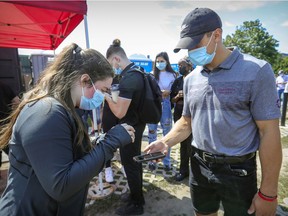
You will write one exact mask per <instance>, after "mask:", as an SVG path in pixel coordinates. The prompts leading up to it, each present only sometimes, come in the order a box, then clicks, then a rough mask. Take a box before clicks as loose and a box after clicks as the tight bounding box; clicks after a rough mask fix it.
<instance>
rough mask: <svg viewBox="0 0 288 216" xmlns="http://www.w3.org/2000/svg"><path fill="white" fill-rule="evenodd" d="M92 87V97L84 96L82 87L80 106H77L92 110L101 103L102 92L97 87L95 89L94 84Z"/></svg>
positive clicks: (102, 98)
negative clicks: (93, 90)
mask: <svg viewBox="0 0 288 216" xmlns="http://www.w3.org/2000/svg"><path fill="white" fill-rule="evenodd" d="M93 87H94V89H95V92H94V95H93V97H92V98H87V97H85V96H84V90H83V87H82V96H81V100H80V106H79V108H80V109H83V110H93V109H96V108H97V107H99V106H100V105H101V104H102V103H103V101H104V94H103V93H102V92H101V91H99V90H98V89H96V88H95V86H94V85H93Z"/></svg>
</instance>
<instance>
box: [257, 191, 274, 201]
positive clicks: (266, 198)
mask: <svg viewBox="0 0 288 216" xmlns="http://www.w3.org/2000/svg"><path fill="white" fill-rule="evenodd" d="M258 196H259V197H260V198H261V199H263V200H265V201H268V202H273V201H274V200H276V199H277V195H276V196H267V195H265V194H263V193H262V192H261V191H260V189H259V190H258Z"/></svg>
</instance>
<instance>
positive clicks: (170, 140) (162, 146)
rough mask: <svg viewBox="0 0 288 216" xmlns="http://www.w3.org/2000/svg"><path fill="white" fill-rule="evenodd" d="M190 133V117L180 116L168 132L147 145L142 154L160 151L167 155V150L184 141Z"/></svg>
mask: <svg viewBox="0 0 288 216" xmlns="http://www.w3.org/2000/svg"><path fill="white" fill-rule="evenodd" d="M191 132H192V128H191V117H190V116H182V117H181V118H180V119H179V120H178V121H177V122H176V123H175V124H174V126H173V127H172V129H171V130H170V132H169V133H168V134H166V135H165V136H164V137H162V138H161V139H159V140H156V141H155V142H152V143H151V144H150V145H148V146H147V147H146V148H145V149H144V152H148V153H150V152H156V151H161V152H163V153H165V154H166V153H167V150H168V148H170V147H172V146H174V145H176V144H177V143H180V142H182V141H183V140H185V139H186V138H187V137H188V136H189V135H190V134H191Z"/></svg>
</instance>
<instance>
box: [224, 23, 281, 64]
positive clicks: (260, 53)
mask: <svg viewBox="0 0 288 216" xmlns="http://www.w3.org/2000/svg"><path fill="white" fill-rule="evenodd" d="M223 43H224V45H225V46H226V47H230V46H237V47H238V48H239V49H240V51H241V52H243V53H247V54H250V55H253V56H255V57H256V58H259V59H263V60H266V61H268V62H269V63H270V64H271V65H273V64H274V63H276V62H277V60H278V59H280V54H279V53H278V51H277V49H276V47H278V46H279V43H278V41H277V40H276V39H274V38H273V36H272V35H269V33H268V32H267V31H266V29H265V28H264V27H262V24H261V22H260V21H259V20H258V19H257V20H255V21H245V22H244V23H243V25H242V26H240V27H237V28H236V31H235V33H234V34H232V35H227V36H226V38H225V39H224V41H223Z"/></svg>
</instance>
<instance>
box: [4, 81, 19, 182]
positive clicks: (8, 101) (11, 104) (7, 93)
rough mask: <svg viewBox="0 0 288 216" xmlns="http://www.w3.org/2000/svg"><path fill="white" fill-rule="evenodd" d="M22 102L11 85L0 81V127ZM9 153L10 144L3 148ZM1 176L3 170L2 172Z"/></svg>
mask: <svg viewBox="0 0 288 216" xmlns="http://www.w3.org/2000/svg"><path fill="white" fill-rule="evenodd" d="M19 103H20V98H19V96H18V95H17V94H15V92H14V91H13V90H12V88H11V87H10V86H9V85H6V84H5V83H4V82H0V127H1V126H3V125H4V123H5V122H7V121H6V120H5V119H6V118H7V117H8V116H9V115H10V114H11V112H12V111H13V110H15V109H16V108H17V106H18V105H19ZM3 151H4V152H5V153H6V154H8V152H9V148H8V146H7V147H6V148H4V149H3ZM1 166H2V150H1V149H0V167H1ZM0 178H1V172H0Z"/></svg>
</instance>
